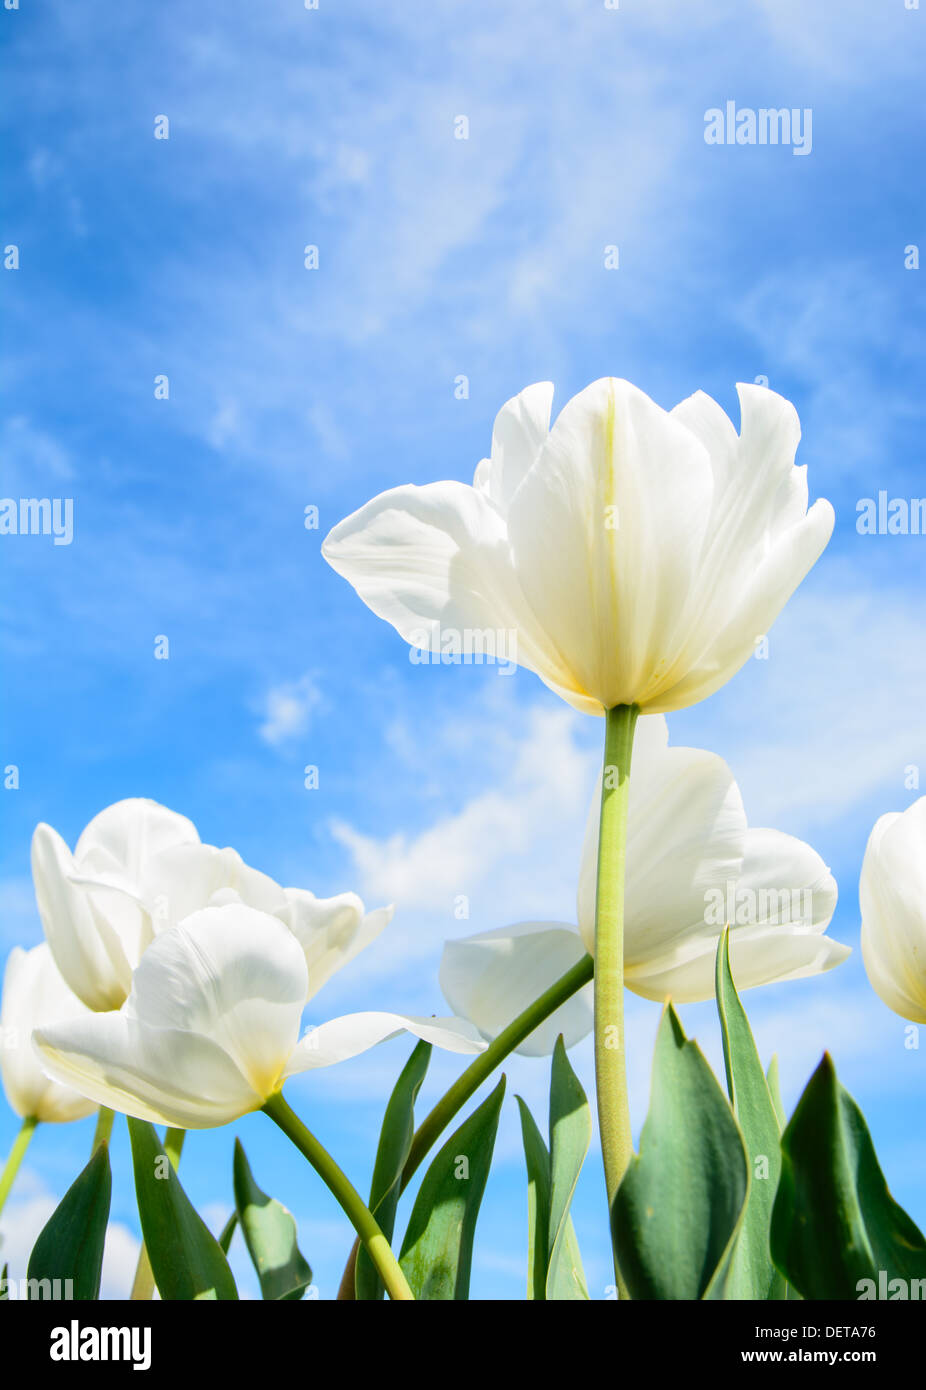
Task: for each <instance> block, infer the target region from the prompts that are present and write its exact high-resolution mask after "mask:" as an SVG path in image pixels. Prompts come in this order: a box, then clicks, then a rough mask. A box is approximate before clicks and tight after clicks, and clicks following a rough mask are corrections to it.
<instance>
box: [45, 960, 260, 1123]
mask: <svg viewBox="0 0 926 1390" xmlns="http://www.w3.org/2000/svg"><path fill="white" fill-rule="evenodd" d="M160 939H163V938H160ZM152 949H154V948H153V947H152ZM34 1042H35V1047H36V1051H37V1053H38V1056H39V1057H40V1059H41V1062H42V1065H43V1067H45V1068H46V1069H47V1071H48V1072H49V1074H50V1075H51V1076H53V1077H55V1078H56V1080H58V1081H61V1082H63V1083H64V1084H65V1085H70V1086H73V1087H74V1088H75V1089H76V1090H80V1091H81V1092H82V1093H83V1094H84V1095H86V1096H89V1097H91V1098H92V1099H93V1101H94V1102H96V1103H97V1104H99V1105H107V1106H109V1107H110V1109H112V1110H118V1111H121V1112H122V1113H123V1114H126V1115H132V1116H134V1117H135V1119H138V1120H149V1121H150V1122H151V1123H152V1124H165V1125H173V1126H175V1127H176V1128H178V1129H210V1128H212V1127H214V1126H216V1125H223V1124H228V1123H229V1122H230V1121H232V1120H236V1119H238V1118H239V1116H241V1115H245V1114H247V1113H248V1112H249V1111H251V1110H257V1109H259V1108H260V1106H261V1105H263V1103H264V1101H265V1100H266V1099H267V1096H266V1095H264V1094H261V1093H259V1092H257V1091H255V1090H254V1089H253V1087H252V1086H250V1085H249V1083H248V1080H247V1078H246V1077H245V1076H243V1075H242V1073H241V1072H240V1071H239V1069H238V1067H237V1066H236V1065H235V1063H234V1062H233V1061H232V1059H231V1058H230V1057H229V1056H228V1054H227V1053H226V1052H224V1051H223V1049H222V1048H221V1047H220V1046H219V1045H218V1043H216V1042H214V1041H213V1040H212V1039H211V1038H207V1037H203V1036H201V1035H197V1034H195V1033H189V1032H187V1031H185V1030H181V1029H177V1028H153V1027H150V1026H149V1025H148V1024H145V1023H142V1022H140V1021H139V1020H138V1019H136V1018H132V1017H130V1016H129V1015H128V1014H127V1013H126V1012H125V1011H123V1010H120V1011H119V1012H118V1013H109V1014H96V1015H94V1016H92V1017H91V1018H88V1019H81V1020H79V1021H77V1022H74V1023H61V1024H56V1025H53V1026H51V1027H46V1028H40V1029H38V1030H37V1031H36V1033H35V1034H34Z"/></svg>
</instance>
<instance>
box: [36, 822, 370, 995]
mask: <svg viewBox="0 0 926 1390" xmlns="http://www.w3.org/2000/svg"><path fill="white" fill-rule="evenodd" d="M32 871H33V878H34V881H35V890H36V897H37V900H38V904H39V911H40V914H41V917H42V923H43V926H44V928H45V935H46V938H47V940H48V942H49V945H50V946H51V949H52V951H53V952H54V954H55V959H56V961H57V963H58V966H59V968H60V970H61V972H62V974H63V975H64V976H65V978H66V979H67V981H68V983H69V984H70V986H71V988H72V989H73V990H74V992H75V993H76V994H77V995H78V996H79V997H80V998H81V999H82V1000H83V1001H84V1003H85V1004H86V1005H87V1006H88V1007H89V1008H91V1009H94V1010H97V1011H99V1012H106V1011H108V1010H111V1009H118V1008H120V1007H121V1005H122V1004H123V1003H124V1002H125V999H126V997H127V996H128V992H129V990H130V988H131V983H132V971H133V970H134V969H135V967H136V966H137V965H138V963H139V961H140V960H141V958H142V956H143V955H144V952H145V951H146V950H147V949H148V947H149V946H150V945H151V943H152V941H153V940H154V939H155V937H156V935H157V934H158V933H159V932H162V931H165V930H167V929H168V928H169V927H171V926H175V925H176V924H177V923H178V922H180V921H182V920H183V919H184V918H186V917H189V916H190V915H191V914H192V913H194V912H197V911H199V910H201V909H203V908H206V907H209V906H219V905H221V904H224V903H231V902H240V903H244V904H245V905H247V906H249V907H253V908H256V909H258V910H260V911H262V912H267V913H271V914H273V915H274V916H277V917H279V918H280V920H281V921H283V922H285V923H286V925H287V926H289V927H290V928H291V929H292V930H293V931H294V932H295V934H296V936H297V937H298V938H299V940H300V941H301V942H302V945H303V948H304V950H305V953H306V960H307V963H308V966H309V970H310V972H311V989H312V992H313V993H314V992H315V991H316V990H317V989H319V988H320V987H321V985H322V984H323V983H324V982H325V980H326V979H327V978H328V977H329V975H330V974H331V973H332V971H333V970H335V969H339V968H340V966H341V965H343V964H345V962H346V961H347V960H350V959H352V958H353V956H354V955H356V953H357V952H358V951H359V950H361V949H362V948H363V947H364V946H365V945H367V944H368V943H369V942H370V941H371V940H372V939H373V938H374V937H375V936H377V935H378V934H379V932H381V931H382V930H383V928H384V927H385V926H386V925H387V923H388V922H389V921H390V920H391V918H392V914H393V910H394V909H393V908H392V907H384V908H378V909H377V910H375V911H374V912H370V913H367V912H366V911H365V909H364V906H363V903H362V902H361V900H360V899H359V898H358V897H357V895H356V894H355V893H341V894H338V895H336V896H335V897H333V898H316V897H315V895H314V894H313V893H310V892H308V891H307V890H305V889H298V888H281V887H280V885H279V884H277V883H275V882H274V880H273V879H272V878H269V877H268V876H267V875H266V874H262V873H260V872H259V871H258V870H257V869H253V868H251V867H250V866H249V865H248V864H246V863H245V862H244V861H243V860H242V858H241V856H240V855H239V854H238V853H237V852H236V851H235V850H233V849H229V848H225V849H219V848H217V847H216V846H215V845H207V844H203V843H202V842H201V841H200V838H199V834H198V832H197V830H196V827H195V826H194V825H193V823H192V822H191V821H189V820H187V819H186V817H185V816H180V815H177V814H176V813H175V812H174V811H170V810H168V809H167V808H166V807H164V806H159V805H158V804H157V803H156V802H154V801H145V800H142V799H130V800H126V801H119V802H116V803H115V805H113V806H109V807H107V808H106V810H105V811H102V812H101V813H100V814H99V815H98V816H95V817H94V819H93V820H92V821H91V822H90V824H89V825H88V826H87V828H86V830H85V831H84V832H83V834H82V835H81V837H80V839H79V840H78V842H77V847H76V849H75V851H74V854H73V855H72V854H71V852H70V850H69V849H68V847H67V845H66V844H65V843H64V841H63V840H62V839H61V837H60V835H58V834H57V832H56V831H54V830H53V829H52V828H51V826H48V825H39V826H38V827H37V829H36V831H35V834H34V836H33V841H32Z"/></svg>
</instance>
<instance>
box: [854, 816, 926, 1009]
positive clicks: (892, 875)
mask: <svg viewBox="0 0 926 1390" xmlns="http://www.w3.org/2000/svg"><path fill="white" fill-rule="evenodd" d="M859 902H860V906H861V911H862V959H863V960H864V962H865V969H866V970H867V972H868V978H869V980H870V981H871V985H872V988H873V989H874V990H875V991H876V993H877V994H879V995H880V997H881V998H882V999H883V1000H884V1003H885V1004H886V1005H887V1006H888V1008H889V1009H893V1010H894V1012H895V1013H896V1014H900V1016H901V1018H909V1019H910V1020H911V1021H912V1022H913V1023H926V796H921V797H920V798H919V800H918V801H914V803H913V805H912V806H908V807H907V809H906V811H903V812H899V811H894V812H891V813H889V814H888V815H886V816H881V818H880V819H879V820H878V821H876V823H875V827H874V829H873V830H872V832H871V836H870V838H869V841H868V847H867V849H866V850H865V858H864V860H863V862H862V873H861V878H860V880H859Z"/></svg>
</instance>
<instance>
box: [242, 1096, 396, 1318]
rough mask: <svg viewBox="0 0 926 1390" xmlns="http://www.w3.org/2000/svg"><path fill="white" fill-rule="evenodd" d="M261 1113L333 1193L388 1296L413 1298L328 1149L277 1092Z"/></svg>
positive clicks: (384, 1241)
mask: <svg viewBox="0 0 926 1390" xmlns="http://www.w3.org/2000/svg"><path fill="white" fill-rule="evenodd" d="M263 1109H264V1112H265V1114H267V1115H269V1116H270V1118H271V1120H274V1121H275V1122H276V1124H278V1125H279V1126H280V1129H282V1131H283V1133H284V1134H285V1135H286V1136H287V1137H288V1138H289V1139H291V1140H292V1142H293V1143H294V1144H295V1146H296V1148H297V1149H298V1150H299V1152H300V1153H301V1154H302V1155H303V1157H304V1158H307V1159H308V1160H309V1162H310V1163H311V1165H312V1167H313V1168H314V1169H315V1171H316V1173H318V1175H319V1177H320V1178H321V1179H322V1181H323V1182H324V1183H325V1185H326V1187H328V1189H329V1190H330V1191H331V1192H332V1193H333V1195H334V1196H335V1197H336V1198H337V1200H338V1202H339V1203H340V1205H341V1207H342V1209H343V1210H344V1212H345V1213H346V1215H347V1216H348V1218H349V1220H350V1223H351V1225H352V1226H353V1228H354V1230H355V1231H356V1232H357V1234H358V1236H359V1237H360V1239H361V1240H362V1241H363V1243H364V1245H365V1246H366V1248H367V1250H368V1251H369V1255H370V1259H371V1260H372V1261H373V1263H374V1265H375V1266H376V1269H377V1272H378V1274H379V1277H380V1278H381V1279H382V1281H383V1283H384V1285H385V1286H386V1292H387V1293H388V1294H389V1297H390V1298H392V1299H395V1300H402V1301H404V1302H409V1301H414V1297H415V1296H414V1294H413V1293H412V1291H411V1289H410V1288H409V1286H408V1280H407V1279H406V1278H405V1275H404V1274H403V1273H402V1270H401V1268H400V1267H399V1262H398V1260H397V1259H396V1257H395V1255H394V1254H393V1253H392V1250H391V1248H390V1245H389V1242H388V1240H387V1239H386V1237H385V1236H384V1235H383V1233H382V1231H381V1230H380V1228H379V1225H378V1223H377V1221H376V1218H375V1216H373V1214H372V1213H371V1212H370V1210H369V1208H368V1207H367V1206H366V1205H365V1204H364V1201H363V1198H362V1197H361V1196H360V1193H359V1192H358V1191H357V1189H356V1188H355V1187H354V1186H353V1184H352V1183H351V1182H350V1180H349V1179H348V1178H347V1177H346V1175H345V1174H344V1173H342V1172H341V1169H340V1168H339V1167H338V1165H337V1164H336V1163H335V1161H334V1159H333V1158H332V1157H331V1155H330V1154H329V1153H328V1150H327V1149H325V1148H323V1147H322V1145H321V1144H320V1143H319V1142H318V1140H317V1139H316V1138H315V1135H314V1134H312V1133H310V1131H309V1130H308V1129H306V1127H305V1125H304V1124H303V1123H302V1121H301V1120H300V1118H299V1116H298V1115H297V1114H296V1113H295V1111H294V1110H292V1109H290V1107H289V1105H288V1104H287V1103H286V1101H285V1100H284V1099H283V1095H282V1092H280V1091H278V1092H277V1093H276V1095H275V1096H271V1097H270V1099H269V1100H268V1101H267V1103H266V1105H265V1106H264V1107H263Z"/></svg>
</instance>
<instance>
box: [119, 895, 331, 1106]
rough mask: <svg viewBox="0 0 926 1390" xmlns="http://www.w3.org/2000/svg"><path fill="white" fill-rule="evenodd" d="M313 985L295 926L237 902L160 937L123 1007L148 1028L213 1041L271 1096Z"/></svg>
mask: <svg viewBox="0 0 926 1390" xmlns="http://www.w3.org/2000/svg"><path fill="white" fill-rule="evenodd" d="M307 988H308V972H307V970H306V964H305V957H304V955H303V953H302V949H301V947H300V946H299V943H298V941H297V940H296V938H295V937H294V936H293V934H292V932H291V931H290V930H289V928H288V927H287V926H285V925H284V923H282V922H280V921H278V920H277V918H276V917H272V916H270V915H269V913H265V912H258V911H257V910H256V909H254V908H251V907H246V906H244V905H243V904H240V903H231V904H227V905H225V906H222V907H209V908H204V909H203V910H202V911H201V912H194V913H193V914H192V916H190V917H187V918H186V920H185V921H183V922H182V923H180V925H179V926H177V927H175V928H173V929H171V930H169V931H166V932H162V933H161V934H160V935H159V936H157V937H156V938H155V940H154V942H153V943H152V945H151V946H150V947H149V948H148V950H147V951H146V952H145V954H144V956H143V957H142V959H141V962H140V964H139V966H138V968H137V969H136V971H135V975H134V978H133V982H132V993H131V994H130V995H129V998H128V1000H127V1001H126V1005H125V1012H126V1014H127V1015H128V1016H129V1017H130V1018H134V1019H137V1020H138V1022H140V1023H144V1024H146V1025H147V1026H148V1027H150V1028H159V1029H173V1030H177V1031H178V1032H185V1033H188V1034H190V1035H191V1036H192V1035H202V1036H204V1037H207V1038H210V1039H212V1040H213V1041H214V1042H216V1043H218V1045H219V1046H220V1047H221V1048H222V1049H223V1050H224V1051H225V1052H226V1053H227V1054H228V1056H229V1057H230V1058H231V1059H232V1060H233V1061H234V1062H235V1064H236V1065H237V1067H238V1069H239V1071H240V1072H241V1073H242V1075H243V1076H245V1077H247V1079H248V1082H249V1083H250V1085H251V1087H252V1088H253V1089H254V1091H256V1092H258V1093H262V1094H263V1095H264V1096H265V1097H266V1096H268V1095H270V1093H271V1092H272V1090H273V1089H274V1086H275V1084H276V1082H277V1079H278V1077H279V1075H280V1072H281V1071H282V1070H283V1067H284V1066H285V1064H286V1061H287V1059H288V1057H289V1054H290V1052H291V1051H292V1048H293V1047H294V1046H295V1044H296V1040H297V1038H298V1036H299V1023H300V1019H301V1017H302V1010H303V1007H304V1005H305V997H306V992H307Z"/></svg>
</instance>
